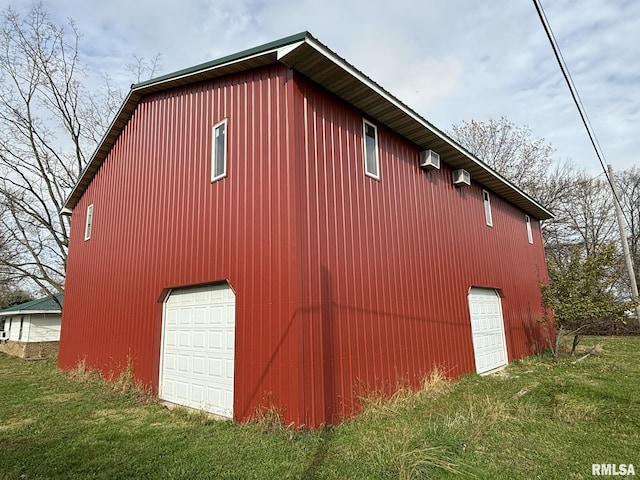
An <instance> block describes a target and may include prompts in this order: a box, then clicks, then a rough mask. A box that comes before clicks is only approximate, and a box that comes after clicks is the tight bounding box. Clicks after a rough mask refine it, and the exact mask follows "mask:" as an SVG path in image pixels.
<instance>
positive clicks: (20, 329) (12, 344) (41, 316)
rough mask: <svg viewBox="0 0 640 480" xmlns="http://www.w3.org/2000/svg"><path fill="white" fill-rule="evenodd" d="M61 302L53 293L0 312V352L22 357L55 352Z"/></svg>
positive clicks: (59, 296) (58, 342)
mask: <svg viewBox="0 0 640 480" xmlns="http://www.w3.org/2000/svg"><path fill="white" fill-rule="evenodd" d="M62 301H63V296H62V294H56V295H54V296H52V297H44V298H40V299H38V300H32V301H30V302H26V303H21V304H19V305H14V306H12V307H9V308H7V309H5V310H2V311H0V352H4V353H7V354H9V355H16V356H18V357H22V358H37V357H47V356H50V355H55V354H57V353H58V346H59V344H60V324H61V321H62Z"/></svg>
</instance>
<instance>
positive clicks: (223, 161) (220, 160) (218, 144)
mask: <svg viewBox="0 0 640 480" xmlns="http://www.w3.org/2000/svg"><path fill="white" fill-rule="evenodd" d="M211 148H212V152H211V182H212V183H213V182H215V181H216V180H220V179H221V178H224V177H226V176H227V119H226V118H225V119H224V120H222V121H221V122H219V123H216V124H215V125H214V126H213V142H212V147H211Z"/></svg>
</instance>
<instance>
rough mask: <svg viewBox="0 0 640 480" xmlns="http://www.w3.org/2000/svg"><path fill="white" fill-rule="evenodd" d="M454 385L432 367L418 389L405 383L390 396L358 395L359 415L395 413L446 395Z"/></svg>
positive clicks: (388, 414)
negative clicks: (360, 409)
mask: <svg viewBox="0 0 640 480" xmlns="http://www.w3.org/2000/svg"><path fill="white" fill-rule="evenodd" d="M454 386H455V384H454V383H453V382H452V381H451V380H450V379H448V378H447V377H446V375H445V374H444V373H443V371H442V370H441V369H439V368H434V369H433V370H432V371H431V373H430V374H429V375H427V376H425V377H424V379H423V380H422V382H421V386H420V389H418V390H415V389H413V388H411V387H410V386H408V385H406V384H400V385H398V387H397V388H396V391H395V392H394V393H393V395H391V396H390V397H385V396H384V395H382V394H380V393H379V392H374V393H369V394H368V395H366V396H363V397H360V403H361V405H362V413H361V414H360V415H361V416H362V417H363V418H371V417H377V416H379V415H383V416H387V417H388V416H392V415H397V414H398V413H399V412H400V411H402V410H406V409H411V408H415V407H417V406H418V405H422V404H424V401H425V400H435V399H436V398H439V397H441V396H444V395H447V394H448V393H450V392H451V391H452V390H453V389H454Z"/></svg>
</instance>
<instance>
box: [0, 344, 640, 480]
mask: <svg viewBox="0 0 640 480" xmlns="http://www.w3.org/2000/svg"><path fill="white" fill-rule="evenodd" d="M598 344H599V345H600V346H601V348H598V349H597V353H595V354H593V355H591V356H589V357H588V358H586V359H584V360H582V361H580V362H577V363H572V362H574V361H575V360H576V358H573V359H562V360H560V361H557V362H556V361H553V360H552V359H551V358H550V357H547V356H544V355H543V356H534V357H531V358H528V359H525V360H523V361H521V362H515V363H513V364H512V365H510V366H509V367H508V368H507V369H506V370H505V371H503V372H502V373H500V374H497V375H493V376H490V377H478V376H476V375H468V376H466V377H463V378H462V379H461V380H459V381H458V382H455V383H452V382H448V381H446V380H444V379H442V378H441V377H438V375H435V376H433V377H432V378H431V379H430V380H428V381H427V382H425V388H424V389H423V390H422V391H420V392H418V393H413V394H411V393H408V392H406V391H402V392H400V393H399V394H398V395H396V396H395V397H394V398H393V399H391V400H388V401H382V400H380V399H379V398H369V399H366V400H365V410H364V412H363V414H361V415H359V416H358V417H356V418H354V419H351V420H349V421H346V422H344V423H343V424H341V425H339V426H336V427H333V428H327V429H325V430H322V431H319V432H309V431H291V430H288V429H286V428H284V427H282V426H280V425H278V424H277V422H273V421H268V420H264V421H262V422H258V423H255V424H250V425H236V424H234V423H232V422H220V421H214V420H210V419H208V418H207V417H206V416H204V415H198V414H190V413H188V412H187V411H186V410H184V409H175V410H173V411H171V412H169V411H168V410H166V409H165V408H163V407H162V406H161V405H160V404H159V403H158V402H157V401H156V400H155V399H149V398H145V397H143V396H140V395H137V394H135V392H133V393H132V392H124V393H123V390H125V389H124V388H123V387H126V384H125V385H114V384H107V383H104V382H102V381H100V380H97V379H95V378H93V379H86V378H84V379H78V378H77V377H78V375H76V376H75V377H73V376H71V375H69V374H65V373H61V372H58V371H57V370H56V367H55V361H53V360H45V361H24V360H21V359H17V358H13V357H8V356H5V355H1V354H0V480H5V479H14V478H15V479H55V478H60V479H73V478H80V479H85V478H90V479H125V478H132V479H133V478H135V479H143V478H149V479H177V478H180V479H199V478H229V479H245V478H246V479H249V478H274V479H280V478H304V479H313V478H316V479H325V478H326V479H342V478H363V479H364V478H366V479H369V478H371V479H377V478H380V479H395V478H400V479H402V478H450V477H451V478H491V479H494V478H496V479H500V478H504V479H517V478H522V479H535V478H540V479H553V478H558V479H578V478H591V477H592V475H591V464H592V463H615V464H622V463H624V464H630V463H631V464H634V466H635V468H636V470H638V471H637V472H636V474H637V475H640V338H586V339H584V340H583V346H582V352H585V351H588V350H589V349H591V347H593V346H595V345H598ZM579 355H580V354H579ZM579 355H578V356H579Z"/></svg>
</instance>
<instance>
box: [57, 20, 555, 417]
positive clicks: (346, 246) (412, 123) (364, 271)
mask: <svg viewBox="0 0 640 480" xmlns="http://www.w3.org/2000/svg"><path fill="white" fill-rule="evenodd" d="M65 211H66V213H68V214H70V215H71V224H72V227H73V228H72V229H71V236H70V241H69V256H68V263H67V279H66V290H65V308H64V313H63V327H62V336H61V344H60V354H59V357H58V362H59V366H60V367H61V368H64V369H72V368H74V367H75V366H76V365H77V364H78V362H80V361H82V362H85V365H86V366H87V367H88V368H96V369H99V370H101V371H102V372H103V373H104V374H105V376H107V377H112V376H114V375H117V374H118V372H120V371H122V370H123V369H125V368H128V367H133V371H134V374H135V377H136V379H137V380H138V381H141V382H143V383H144V384H145V385H146V386H147V387H149V388H150V389H152V390H153V391H155V392H157V394H158V395H159V396H160V397H161V398H163V399H164V400H166V401H169V402H173V403H177V404H181V405H185V406H188V407H193V408H198V409H203V410H207V411H209V412H212V413H215V414H218V415H221V416H225V417H229V418H234V419H236V420H238V421H245V420H247V419H248V418H251V417H252V416H253V415H255V414H256V413H257V412H259V411H260V410H261V409H263V408H275V409H277V411H278V412H279V413H280V414H281V415H282V417H283V420H284V421H285V422H286V423H290V422H291V423H293V424H295V425H307V426H311V427H316V426H319V425H322V424H329V423H335V422H337V421H339V420H340V419H343V418H346V417H348V416H350V415H352V414H354V413H355V412H357V411H358V410H359V408H360V400H359V399H360V398H361V397H362V396H366V395H368V394H370V393H371V392H376V393H382V394H387V395H390V394H392V393H393V392H394V391H395V390H396V389H397V388H398V386H399V385H403V386H406V385H412V386H416V387H417V386H418V385H420V383H421V381H422V379H423V378H424V377H425V376H426V375H428V374H429V372H430V371H431V370H432V369H434V368H436V367H437V368H440V369H442V370H443V371H444V372H445V373H446V374H447V375H448V376H451V377H457V376H459V375H462V374H465V373H468V372H478V373H481V374H482V373H487V372H491V371H494V370H496V369H499V368H501V367H503V366H504V365H506V364H507V363H508V362H509V361H511V360H513V359H517V358H521V357H523V356H526V355H530V354H531V353H533V352H536V351H537V350H538V349H540V348H541V346H542V345H543V344H544V339H543V335H542V332H541V330H540V327H539V324H538V323H537V321H536V320H537V319H538V318H540V317H541V315H542V309H541V306H540V303H541V302H540V300H541V299H540V291H539V286H538V285H539V283H538V282H543V283H544V282H546V281H547V269H546V263H545V255H544V249H543V242H542V234H541V230H540V221H541V220H543V219H546V218H550V217H551V216H552V215H551V213H550V212H549V211H548V210H547V209H545V208H544V206H542V205H540V204H539V203H538V202H536V201H535V200H534V199H533V198H532V197H530V196H529V195H527V194H526V193H525V192H523V191H522V190H520V189H519V188H518V187H517V186H516V185H514V184H512V183H511V182H509V181H507V180H506V179H505V178H504V177H502V176H501V175H500V173H499V172H496V171H494V170H493V169H491V168H490V167H488V166H487V165H485V164H484V163H483V162H482V161H480V160H479V159H478V158H476V157H474V156H473V155H471V154H470V153H469V152H467V151H466V150H465V149H464V148H462V147H461V146H460V145H458V144H457V143H456V142H454V141H453V140H452V139H450V138H449V137H447V135H445V134H444V133H443V132H442V131H441V130H438V129H437V128H436V127H434V126H433V125H432V124H431V123H429V122H428V121H427V120H425V119H424V118H423V117H422V116H421V115H420V114H418V113H416V112H415V111H413V110H412V109H411V108H409V107H408V106H407V105H405V104H404V103H402V102H401V101H400V100H398V99H397V98H395V97H394V96H393V95H391V94H390V93H389V92H387V91H386V90H385V89H384V88H382V87H381V86H379V85H378V84H376V83H375V82H374V81H373V80H372V79H371V78H369V77H368V76H367V75H365V74H364V73H362V72H361V71H359V70H358V69H357V68H355V67H354V66H353V65H351V64H349V63H348V62H347V61H346V60H345V59H343V58H342V57H340V56H339V55H337V54H336V53H334V52H333V51H331V50H330V49H329V48H327V47H326V46H325V45H323V44H322V43H320V42H319V41H318V40H317V39H316V38H314V37H313V36H312V35H310V34H309V33H307V32H303V33H300V34H297V35H293V36H290V37H287V38H283V39H281V40H278V41H275V42H272V43H268V44H265V45H262V46H259V47H256V48H252V49H250V50H246V51H243V52H240V53H237V54H234V55H230V56H227V57H224V58H220V59H218V60H214V61H212V62H209V63H205V64H202V65H198V66H195V67H192V68H188V69H186V70H182V71H178V72H175V73H173V74H170V75H166V76H163V77H159V78H156V79H153V80H149V81H146V82H143V83H140V84H137V85H134V86H133V87H132V89H131V91H130V93H129V95H128V96H127V98H126V99H125V101H124V103H123V105H122V107H121V109H120V111H119V113H118V114H117V117H116V118H115V120H114V121H113V123H112V125H111V127H110V128H109V130H108V132H107V133H106V135H105V137H104V139H103V140H102V142H101V143H100V145H99V146H98V149H97V150H96V152H95V154H94V155H93V157H92V158H91V160H90V162H89V164H88V165H87V167H86V169H85V171H84V173H83V175H82V176H81V178H80V180H79V181H78V183H77V185H76V186H75V188H74V189H73V191H72V192H71V194H70V196H69V197H68V199H67V201H66V205H65Z"/></svg>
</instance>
